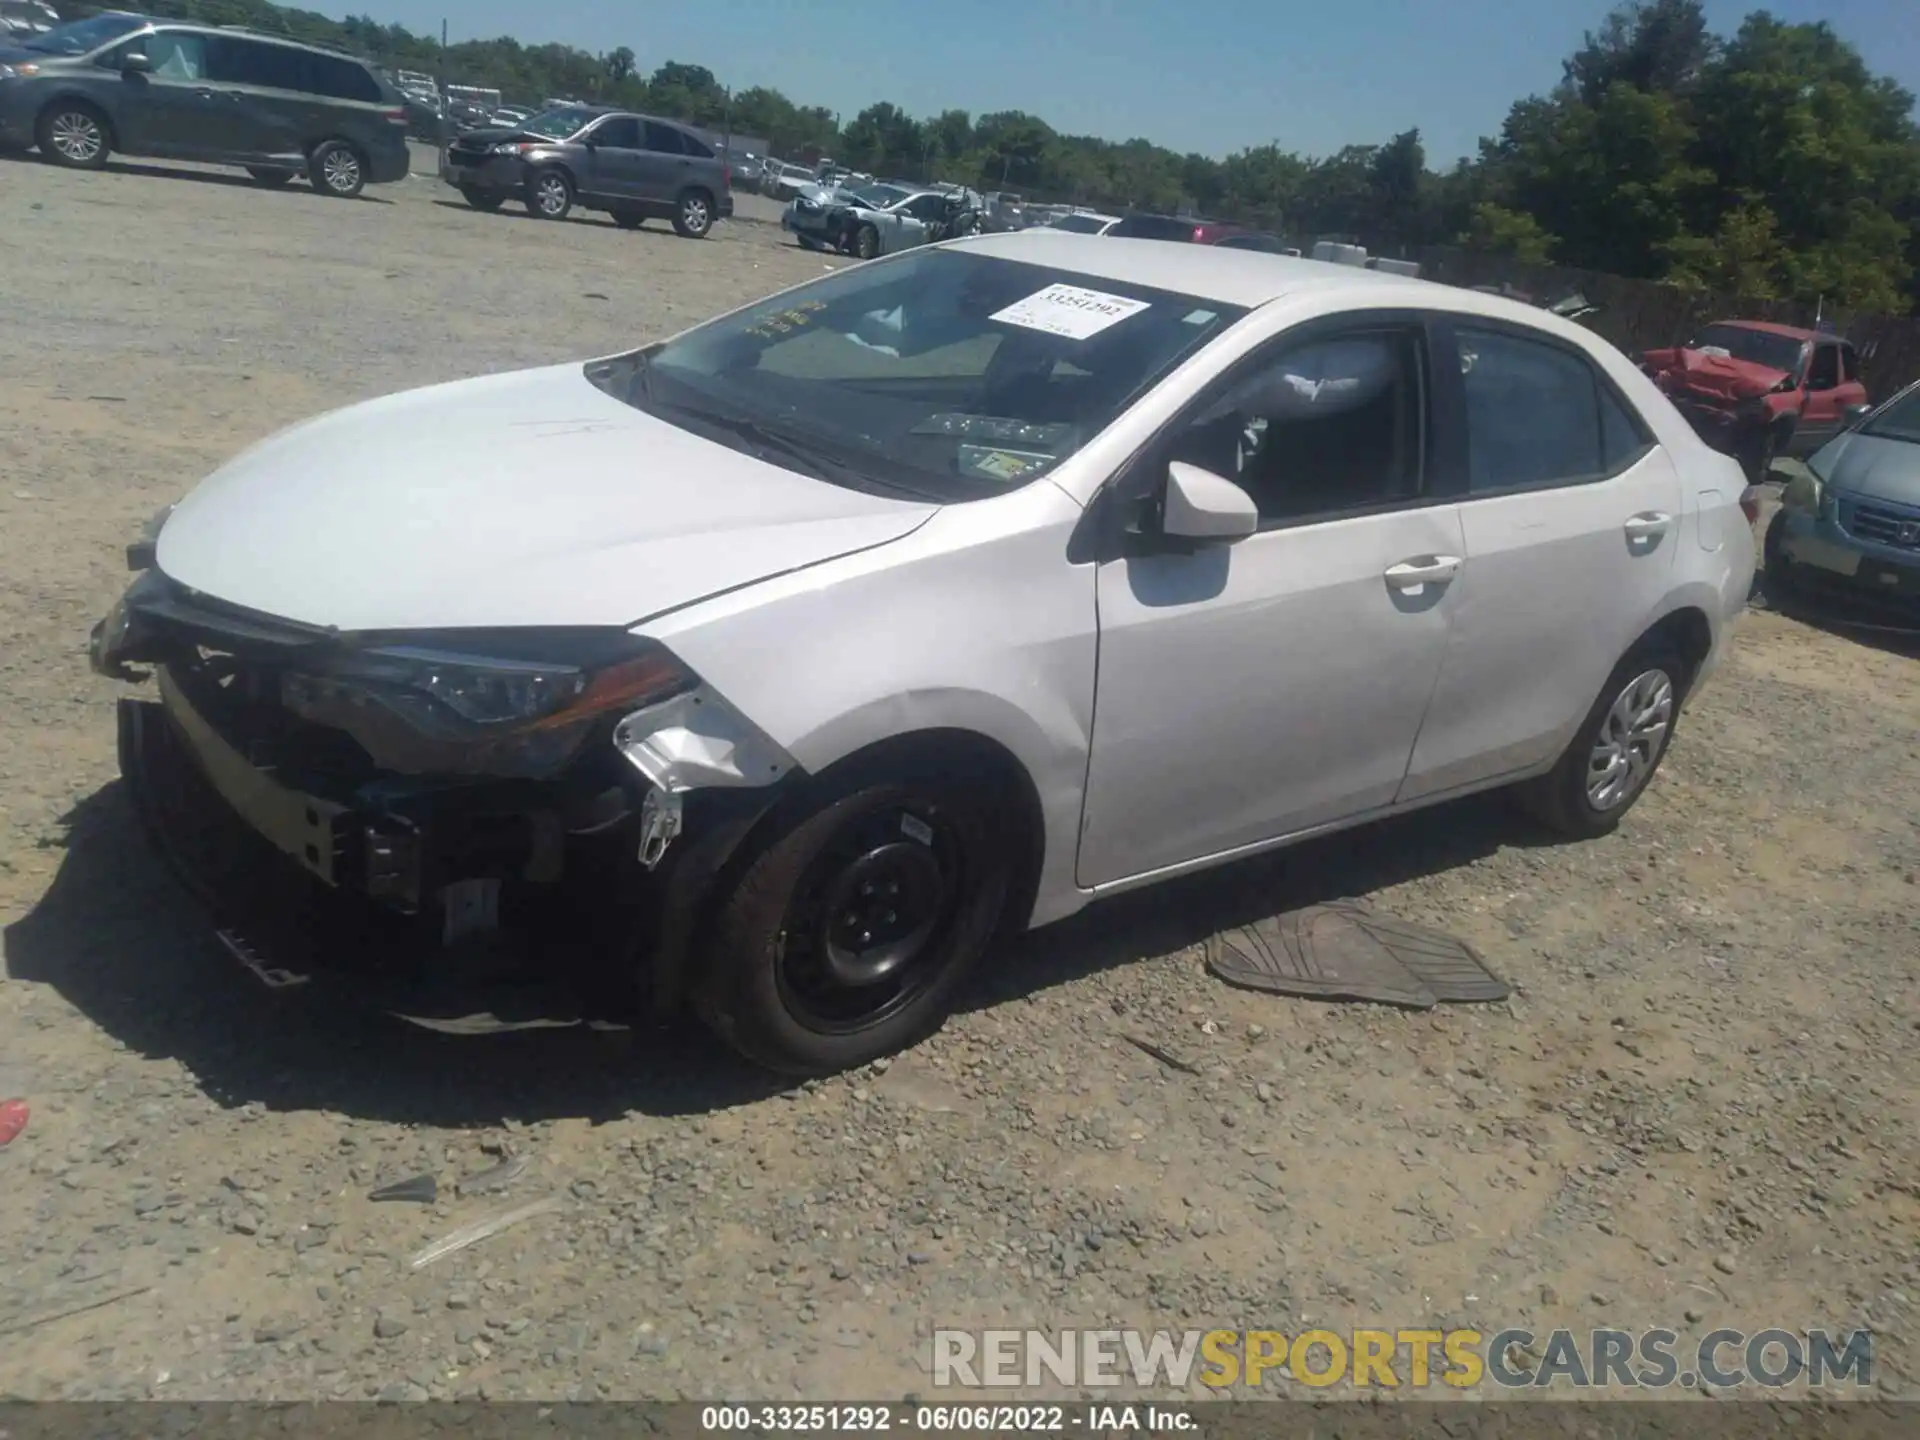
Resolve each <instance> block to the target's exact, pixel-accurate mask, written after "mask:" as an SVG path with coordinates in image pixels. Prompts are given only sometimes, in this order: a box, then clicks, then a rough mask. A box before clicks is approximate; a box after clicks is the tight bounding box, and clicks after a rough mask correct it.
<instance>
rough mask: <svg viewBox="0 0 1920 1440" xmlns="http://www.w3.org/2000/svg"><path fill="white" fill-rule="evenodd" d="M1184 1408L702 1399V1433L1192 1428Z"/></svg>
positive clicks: (1161, 1430) (1130, 1431)
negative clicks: (753, 1402)
mask: <svg viewBox="0 0 1920 1440" xmlns="http://www.w3.org/2000/svg"><path fill="white" fill-rule="evenodd" d="M1199 1428H1200V1427H1199V1422H1198V1420H1197V1419H1196V1417H1195V1416H1194V1415H1193V1413H1192V1412H1191V1411H1190V1410H1186V1409H1170V1408H1166V1407H1162V1406H1155V1405H1055V1404H1033V1405H988V1404H957V1405H955V1404H944V1405H915V1404H902V1405H706V1406H703V1407H701V1411H700V1429H701V1432H702V1433H703V1434H759V1435H821V1434H876V1433H882V1432H886V1433H891V1432H894V1431H900V1432H905V1433H914V1434H935V1435H1015V1434H1050V1433H1051V1434H1068V1433H1078V1434H1082V1435H1135V1434H1140V1435H1145V1434H1186V1435H1194V1434H1195V1433H1197V1431H1198V1430H1199Z"/></svg>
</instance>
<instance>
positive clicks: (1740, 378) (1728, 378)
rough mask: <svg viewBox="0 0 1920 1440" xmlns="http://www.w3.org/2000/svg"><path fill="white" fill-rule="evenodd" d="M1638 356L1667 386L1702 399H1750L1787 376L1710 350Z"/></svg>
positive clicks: (1653, 351) (1686, 350)
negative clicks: (1664, 378) (1662, 378)
mask: <svg viewBox="0 0 1920 1440" xmlns="http://www.w3.org/2000/svg"><path fill="white" fill-rule="evenodd" d="M1642 358H1643V359H1644V360H1645V362H1646V364H1647V365H1648V367H1649V368H1651V369H1652V370H1654V371H1655V372H1656V373H1657V374H1660V375H1665V376H1666V377H1667V379H1668V382H1669V384H1670V385H1671V386H1673V387H1676V388H1678V389H1680V390H1681V391H1683V392H1686V393H1690V394H1692V395H1694V396H1696V397H1700V398H1703V399H1706V398H1711V399H1716V400H1751V399H1753V398H1754V397H1755V396H1757V395H1765V394H1768V393H1769V392H1770V391H1773V390H1776V389H1778V388H1779V387H1780V383H1781V382H1782V381H1784V380H1785V379H1786V378H1787V372H1786V371H1785V370H1776V369H1774V368H1773V367H1772V366H1771V365H1761V364H1759V363H1757V362H1755V361H1752V360H1736V359H1734V358H1733V357H1732V356H1731V355H1722V354H1720V353H1719V352H1717V351H1713V350H1688V349H1686V348H1684V347H1676V348H1674V349H1672V350H1649V351H1647V352H1646V354H1645V356H1643V357H1642Z"/></svg>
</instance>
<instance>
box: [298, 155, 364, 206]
mask: <svg viewBox="0 0 1920 1440" xmlns="http://www.w3.org/2000/svg"><path fill="white" fill-rule="evenodd" d="M307 174H308V176H309V177H311V179H312V180H313V188H314V189H316V190H318V191H319V192H320V193H321V194H322V195H326V196H329V197H331V198H332V199H335V200H351V199H353V198H354V197H356V196H357V195H359V193H360V192H361V191H362V190H364V189H366V188H367V162H366V161H365V160H364V159H362V158H361V155H360V152H359V151H358V150H356V149H354V148H353V146H351V145H349V144H347V142H346V141H344V140H326V141H322V142H321V143H320V144H319V145H316V146H315V147H314V151H313V154H312V156H311V157H310V158H309V159H308V161H307Z"/></svg>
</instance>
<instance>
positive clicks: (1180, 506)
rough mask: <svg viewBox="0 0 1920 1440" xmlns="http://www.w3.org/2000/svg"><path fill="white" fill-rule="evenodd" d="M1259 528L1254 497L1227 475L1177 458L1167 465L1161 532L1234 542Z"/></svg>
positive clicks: (1193, 538)
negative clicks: (1218, 473) (1203, 468)
mask: <svg viewBox="0 0 1920 1440" xmlns="http://www.w3.org/2000/svg"><path fill="white" fill-rule="evenodd" d="M1259 528H1260V511H1259V509H1258V508H1257V507H1256V506H1255V505H1254V503H1253V497H1252V496H1251V495H1249V494H1247V492H1246V491H1245V490H1242V489H1241V488H1240V487H1239V486H1238V485H1236V484H1234V483H1233V481H1231V480H1229V479H1227V477H1226V476H1224V475H1216V474H1214V473H1213V472H1212V471H1211V470H1202V469H1201V468H1200V467H1199V466H1198V465H1189V464H1187V463H1186V462H1185V461H1183V460H1176V461H1174V462H1173V463H1172V464H1171V465H1169V466H1167V497H1166V502H1165V504H1164V505H1163V506H1162V508H1161V511H1160V532H1161V533H1162V534H1163V535H1166V536H1168V537H1170V538H1172V539H1177V540H1212V541H1220V542H1223V543H1225V544H1232V543H1233V542H1234V541H1235V540H1244V539H1246V538H1247V536H1249V535H1251V534H1253V533H1254V531H1256V530H1258V529H1259Z"/></svg>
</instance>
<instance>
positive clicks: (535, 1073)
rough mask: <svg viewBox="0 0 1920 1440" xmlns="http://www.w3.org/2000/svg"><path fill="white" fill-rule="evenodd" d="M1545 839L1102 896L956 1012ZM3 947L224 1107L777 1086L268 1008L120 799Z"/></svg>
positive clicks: (1446, 820)
mask: <svg viewBox="0 0 1920 1440" xmlns="http://www.w3.org/2000/svg"><path fill="white" fill-rule="evenodd" d="M1547 838H1548V837H1545V836H1544V835H1542V834H1541V833H1540V832H1539V831H1537V830H1536V829H1534V828H1533V827H1531V826H1530V825H1529V823H1528V822H1526V821H1524V820H1522V819H1521V818H1519V817H1518V816H1517V815H1516V814H1515V813H1514V812H1513V811H1512V809H1511V808H1510V807H1509V806H1508V805H1506V804H1505V803H1504V801H1503V800H1502V799H1501V798H1500V797H1499V796H1487V797H1476V798H1472V799H1467V800H1461V801H1456V802H1453V803H1452V804H1449V805H1446V806H1443V807H1441V808H1438V809H1435V810H1430V811H1426V812H1423V813H1422V814H1419V815H1413V816H1408V817H1405V818H1403V819H1395V820H1389V821H1383V822H1378V823H1376V824H1373V825H1370V826H1366V827H1364V828H1362V829H1359V830H1355V831H1351V832H1347V833H1344V834H1341V835H1335V836H1330V837H1327V838H1325V839H1321V840H1316V841H1310V842H1306V843H1303V844H1301V845H1298V846H1294V847H1291V848H1289V849H1288V850H1286V851H1284V852H1280V853H1279V854H1275V855H1269V856H1263V857H1259V858H1256V859H1253V860H1249V861H1244V862H1241V863H1239V864H1236V865H1231V866H1226V867H1223V868H1221V869H1219V870H1216V871H1210V872H1206V873H1204V874H1201V875H1196V876H1192V877H1189V878H1187V879H1184V880H1179V881H1173V882H1170V883H1168V884H1165V885H1161V886H1157V887H1155V888H1153V889H1151V890H1145V891H1140V892H1136V893H1134V894H1131V895H1124V896H1120V897H1117V898H1116V899H1114V900H1111V901H1108V902H1106V903H1104V904H1101V905H1098V906H1095V907H1093V908H1091V909H1089V910H1088V911H1085V912H1083V913H1082V914H1080V915H1078V916H1075V917H1073V918H1072V919H1070V920H1067V921H1063V922H1061V923H1059V924H1057V925H1052V926H1049V927H1047V928H1046V929H1044V930H1040V931H1036V932H1034V933H1033V934H1032V935H1030V936H1027V937H1025V938H1023V939H1022V940H1021V941H1019V942H1017V943H1016V944H1014V945H1013V946H1011V947H1009V949H1008V951H1007V952H1006V953H1005V954H1003V955H1002V956H1000V957H998V958H997V959H996V960H995V962H994V963H993V964H991V965H990V966H989V967H987V969H986V971H985V972H984V973H983V975H982V976H981V978H980V980H979V982H978V983H977V984H976V985H975V986H974V987H973V990H972V993H971V994H970V996H969V997H968V999H967V1000H966V1001H965V1002H963V1006H962V1008H964V1009H981V1008H985V1007H988V1006H992V1005H997V1004H1002V1003H1005V1002H1007V1001H1009V1000H1014V999H1020V998H1025V997H1029V996H1033V995H1035V994H1038V993H1040V992H1042V991H1045V990H1049V989H1052V988H1054V987H1057V986H1060V985H1064V984H1067V983H1069V982H1071V981H1074V980H1077V979H1081V978H1083V977H1085V976H1087V975H1091V974H1094V973H1096V972H1099V971H1102V970H1107V969H1111V968H1113V967H1115V966H1119V965H1124V964H1127V963H1130V962H1133V961H1138V960H1149V959H1153V958H1156V957H1158V956H1161V955H1166V954H1170V953H1173V952H1176V951H1179V950H1182V949H1185V948H1187V947H1189V946H1192V945H1195V944H1198V943H1200V942H1201V941H1204V940H1205V939H1206V938H1207V937H1208V936H1209V935H1212V934H1214V933H1216V932H1218V931H1220V930H1224V929H1229V928H1231V927H1233V926H1236V925H1244V924H1248V923H1251V922H1252V921H1254V920H1258V919H1261V918H1263V917H1265V916H1269V915H1273V914H1276V913H1279V912H1281V911H1284V910H1289V909H1294V908H1297V907H1300V906H1304V905H1309V904H1313V903H1315V902H1318V901H1324V900H1331V899H1336V898H1341V897H1347V896H1359V895H1366V894H1369V893H1371V892H1374V891H1377V890H1380V889H1383V888H1385V887H1387V886H1391V885H1395V884H1398V883H1400V882H1402V881H1405V880H1409V879H1412V878H1415V877H1417V876H1422V875H1428V874H1432V873H1435V872H1438V871H1442V870H1447V869H1452V868H1454V867H1456V866H1459V865H1464V864H1467V863H1469V862H1471V861H1473V860H1475V859H1478V858H1480V857H1482V856H1486V855H1489V854H1492V853H1493V852H1494V851H1496V850H1498V849H1500V848H1501V847H1503V846H1512V845H1530V844H1539V843H1545V841H1546V840H1547ZM4 941H5V956H6V966H7V974H8V975H9V976H10V977H11V978H13V979H16V980H24V981H29V982H32V983H37V984H44V985H48V986H51V987H52V988H53V989H54V990H55V991H57V992H58V993H59V994H60V995H61V996H62V998H64V999H65V1000H66V1001H67V1002H68V1003H69V1004H71V1005H72V1006H73V1007H74V1008H75V1009H76V1010H78V1011H79V1012H80V1013H81V1014H83V1015H85V1016H86V1017H87V1019H88V1020H90V1021H91V1022H92V1023H94V1024H95V1025H97V1026H99V1028H100V1029H101V1030H102V1031H104V1032H105V1033H106V1034H107V1035H109V1036H111V1037H112V1038H113V1039H114V1040H116V1041H118V1042H119V1043H120V1044H122V1045H124V1046H126V1047H127V1048H128V1049H129V1050H131V1051H133V1052H134V1053H136V1054H139V1055H143V1056H147V1057H149V1058H153V1059H162V1058H165V1059H173V1060H176V1061H178V1062H179V1063H180V1064H182V1065H183V1066H185V1067H186V1068H187V1069H188V1070H189V1071H190V1072H191V1073H192V1074H193V1075H194V1077H195V1078H196V1081H197V1083H198V1084H199V1085H200V1087H201V1089H202V1090H203V1091H205V1093H206V1094H207V1095H208V1096H209V1097H211V1098H212V1099H214V1100H215V1101H216V1102H218V1103H220V1104H222V1105H225V1106H229V1107H237V1106H241V1105H245V1104H248V1103H258V1104H261V1105H264V1106H266V1107H267V1108H268V1109H269V1110H271V1111H280V1112H289V1113H291V1112H297V1111H311V1110H324V1111H332V1112H334V1113H338V1114H344V1115H351V1116H354V1117H356V1118H359V1119H366V1120H377V1121H387V1122H392V1123H397V1124H405V1125H431V1126H440V1127H456V1128H457V1127H484V1126H493V1125H498V1124H500V1123H501V1122H503V1121H505V1120H509V1119H511V1120H516V1121H519V1122H522V1123H528V1124H531V1123H535V1122H537V1121H540V1120H548V1119H559V1118H572V1119H585V1120H588V1121H589V1122H591V1123H595V1124H598V1123H604V1122H607V1121H610V1120H616V1119H619V1118H620V1117H622V1116H623V1115H625V1114H627V1113H629V1112H631V1111H638V1112H641V1113H645V1114H651V1115H689V1114H702V1113H709V1112H712V1111H716V1110H723V1109H727V1108H730V1107H732V1106H736V1105H742V1104H749V1103H752V1102H754V1101H757V1100H762V1099H766V1098H768V1097H770V1096H772V1095H775V1094H778V1093H781V1092H782V1091H784V1090H787V1089H789V1088H791V1087H790V1086H789V1085H787V1084H786V1083H784V1082H782V1081H780V1080H778V1079H775V1078H773V1077H770V1076H767V1075H764V1074H762V1073H761V1072H758V1071H756V1070H754V1069H752V1068H751V1067H749V1066H747V1065H746V1064H744V1063H743V1062H741V1061H739V1060H737V1059H735V1058H734V1057H733V1056H732V1055H731V1054H730V1053H729V1052H727V1051H726V1050H724V1049H723V1048H722V1047H721V1046H720V1044H719V1043H718V1042H717V1041H715V1040H713V1039H712V1038H711V1037H710V1036H708V1034H707V1033H706V1031H705V1029H704V1027H701V1026H698V1025H681V1026H677V1027H674V1028H673V1029H671V1030H667V1031H660V1030H654V1029H647V1030H636V1031H632V1032H615V1033H607V1032H601V1031H597V1030H594V1029H591V1028H588V1027H585V1026H574V1027H569V1028H564V1029H548V1030H533V1031H522V1032H517V1033H510V1034H504V1035H486V1036H458V1035H445V1034H437V1033H433V1032H429V1031H426V1030H422V1029H419V1028H417V1027H415V1026H412V1025H409V1024H407V1023H405V1022H403V1021H400V1020H397V1019H394V1018H392V1017H391V1016H388V1015H385V1014H382V1013H380V1012H378V1011H376V1010H374V1009H371V1008H369V1007H368V1006H366V1005H364V1004H357V1003H354V1001H353V1000H352V998H351V992H350V991H349V990H348V989H347V988H346V987H334V986H323V985H320V984H315V985H311V986H301V987H296V988H293V989H290V990H285V991H280V992H275V991H270V990H268V989H266V988H264V987H263V986H261V985H259V984H258V983H257V982H256V981H254V980H253V979H252V978H251V977H249V976H248V975H247V974H246V973H245V972H244V971H243V970H242V969H241V967H240V966H239V965H237V964H236V963H235V962H234V961H233V960H232V959H231V958H230V957H228V956H227V955H226V953H225V952H224V950H223V948H222V947H221V946H220V945H219V943H218V942H217V941H216V940H215V939H214V937H213V934H212V930H211V926H210V924H209V922H208V919H207V916H206V915H205V913H204V912H203V911H202V910H201V909H200V908H199V906H198V904H197V903H196V902H195V901H194V900H192V899H191V898H190V897H189V896H188V895H187V894H186V892H185V891H184V890H183V889H182V888H181V887H180V885H179V884H178V882H177V881H176V879H175V877H174V876H173V875H172V874H171V873H170V872H169V871H168V870H167V869H166V867H165V866H164V864H163V863H162V862H161V860H160V859H159V857H158V856H157V855H156V854H155V852H154V851H153V850H152V848H151V847H150V845H149V844H148V842H147V839H146V836H145V834H144V832H143V831H142V829H141V827H140V824H139V821H138V819H137V818H136V816H135V815H134V813H133V807H132V804H131V802H130V797H129V796H128V795H127V793H126V787H125V785H124V783H122V782H115V783H113V784H111V785H108V786H106V787H105V788H104V789H102V790H100V791H97V792H96V793H94V794H93V795H90V796H88V797H86V798H85V799H83V800H81V801H80V802H79V803H78V804H76V805H75V806H74V808H73V809H72V810H71V811H70V812H69V813H68V815H67V816H66V836H65V842H64V846H63V849H62V859H61V863H60V867H59V869H58V871H57V872H56V874H55V876H54V880H53V883H52V885H51V886H50V887H49V888H48V890H47V892H46V894H45V895H44V896H43V897H42V898H41V900H40V902H39V904H37V905H36V906H35V907H34V908H33V910H32V911H31V912H30V913H29V914H28V915H27V916H25V917H24V918H23V919H21V920H20V921H18V922H17V923H15V924H13V925H11V926H9V927H7V930H6V932H5V936H4Z"/></svg>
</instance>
